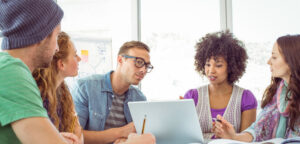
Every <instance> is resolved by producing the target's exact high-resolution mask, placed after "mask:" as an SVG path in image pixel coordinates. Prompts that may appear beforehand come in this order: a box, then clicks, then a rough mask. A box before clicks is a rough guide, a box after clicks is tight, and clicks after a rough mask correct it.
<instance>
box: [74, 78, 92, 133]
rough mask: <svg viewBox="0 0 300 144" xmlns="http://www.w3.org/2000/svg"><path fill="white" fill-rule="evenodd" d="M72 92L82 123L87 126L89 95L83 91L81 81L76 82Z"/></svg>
mask: <svg viewBox="0 0 300 144" xmlns="http://www.w3.org/2000/svg"><path fill="white" fill-rule="evenodd" d="M71 93H72V97H73V101H74V104H75V109H76V112H77V116H78V119H79V122H80V125H81V127H82V128H85V127H86V123H87V121H88V118H89V108H88V96H87V95H86V93H84V92H83V91H82V85H80V84H79V82H77V83H76V84H75V86H74V88H73V90H72V91H71Z"/></svg>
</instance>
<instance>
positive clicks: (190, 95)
mask: <svg viewBox="0 0 300 144" xmlns="http://www.w3.org/2000/svg"><path fill="white" fill-rule="evenodd" d="M184 99H193V100H194V102H195V106H196V105H197V103H198V91H197V89H191V90H189V91H187V92H186V93H185V95H184Z"/></svg>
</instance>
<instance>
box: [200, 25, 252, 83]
mask: <svg viewBox="0 0 300 144" xmlns="http://www.w3.org/2000/svg"><path fill="white" fill-rule="evenodd" d="M195 47H196V55H195V66H196V71H198V72H199V73H200V74H202V75H203V76H205V70H204V67H205V63H206V61H207V60H209V59H210V58H212V57H223V58H224V59H225V61H226V62H227V73H228V78H227V80H228V82H229V84H233V83H235V82H236V81H238V80H239V79H240V78H241V77H242V75H243V74H244V72H245V69H246V64H247V59H248V55H247V53H246V50H245V48H244V47H245V46H244V44H243V42H241V41H240V40H238V39H236V38H235V37H234V36H233V34H232V33H230V32H229V31H225V32H223V31H221V32H216V33H211V34H206V36H205V37H202V38H201V39H200V40H199V41H198V42H197V44H196V46H195Z"/></svg>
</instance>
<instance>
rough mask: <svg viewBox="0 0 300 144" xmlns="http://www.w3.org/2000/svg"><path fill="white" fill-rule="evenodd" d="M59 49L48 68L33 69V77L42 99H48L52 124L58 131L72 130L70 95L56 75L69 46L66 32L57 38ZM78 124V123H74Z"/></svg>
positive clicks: (74, 117)
mask: <svg viewBox="0 0 300 144" xmlns="http://www.w3.org/2000/svg"><path fill="white" fill-rule="evenodd" d="M57 43H58V46H59V51H58V52H56V53H55V55H54V56H53V60H52V62H51V64H50V66H49V67H48V68H40V69H36V70H34V71H33V77H34V79H35V80H36V82H37V85H38V87H39V89H40V91H41V96H42V99H43V101H48V106H47V108H48V115H49V117H50V118H51V119H52V122H53V124H54V125H55V127H56V128H57V129H58V130H59V131H60V132H74V125H73V124H74V120H76V122H77V117H76V116H75V109H74V104H73V100H72V96H71V94H70V92H69V89H68V86H67V85H66V84H65V82H64V81H63V82H62V83H61V84H59V86H58V87H57V88H56V86H57V85H58V80H57V75H58V73H59V69H58V65H57V63H58V61H59V60H65V59H66V58H67V56H68V55H69V51H70V48H71V41H70V37H69V36H68V34H67V33H65V32H61V33H60V34H59V36H58V40H57ZM57 102H60V109H61V115H62V117H61V119H60V118H59V116H58V114H57V111H58V103H57ZM75 124H78V123H75Z"/></svg>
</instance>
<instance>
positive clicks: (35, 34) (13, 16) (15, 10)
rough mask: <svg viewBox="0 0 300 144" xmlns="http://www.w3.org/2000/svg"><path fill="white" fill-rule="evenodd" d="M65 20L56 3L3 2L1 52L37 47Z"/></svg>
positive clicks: (35, 0) (0, 5) (0, 1)
mask: <svg viewBox="0 0 300 144" xmlns="http://www.w3.org/2000/svg"><path fill="white" fill-rule="evenodd" d="M62 17H63V11H62V9H61V8H60V7H59V6H58V5H57V4H56V3H55V2H54V1H53V0H0V30H1V31H2V34H0V35H3V40H2V49H3V50H9V49H16V48H22V47H26V46H29V45H32V44H36V43H38V42H40V41H41V40H43V39H45V38H46V37H47V36H48V35H49V34H51V33H52V32H53V30H54V28H55V27H56V26H57V25H58V24H59V23H60V21H61V19H62Z"/></svg>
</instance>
